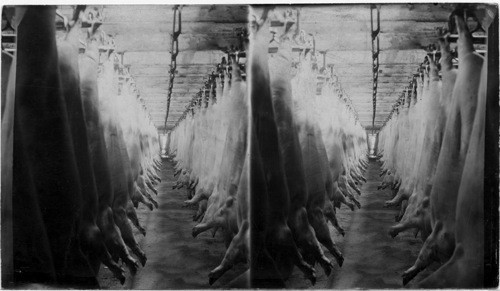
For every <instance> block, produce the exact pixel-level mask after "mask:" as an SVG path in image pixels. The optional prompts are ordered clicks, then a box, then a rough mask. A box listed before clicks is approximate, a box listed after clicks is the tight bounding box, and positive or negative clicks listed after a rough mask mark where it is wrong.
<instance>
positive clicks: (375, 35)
mask: <svg viewBox="0 0 500 291" xmlns="http://www.w3.org/2000/svg"><path fill="white" fill-rule="evenodd" d="M374 10H376V14H375V15H376V19H374V17H373V14H374V12H375V11H374ZM370 19H371V31H372V35H371V36H372V57H373V63H372V65H373V68H372V70H373V96H372V102H373V118H372V129H374V128H375V115H376V112H377V89H378V69H379V59H378V57H379V53H380V47H379V45H380V42H379V34H380V5H375V4H372V5H371V6H370ZM374 22H376V26H377V28H376V29H375V30H374V28H375V23H374Z"/></svg>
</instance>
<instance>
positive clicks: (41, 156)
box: [2, 6, 160, 288]
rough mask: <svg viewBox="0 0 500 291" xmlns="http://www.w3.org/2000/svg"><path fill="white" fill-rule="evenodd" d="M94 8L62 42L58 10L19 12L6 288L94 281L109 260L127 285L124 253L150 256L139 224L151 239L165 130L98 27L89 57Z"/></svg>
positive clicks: (11, 77)
mask: <svg viewBox="0 0 500 291" xmlns="http://www.w3.org/2000/svg"><path fill="white" fill-rule="evenodd" d="M84 11H85V7H80V6H79V7H77V8H76V10H75V13H74V15H75V16H77V17H75V18H74V19H73V20H74V21H75V22H74V25H73V26H72V27H69V29H68V32H67V33H65V35H64V36H63V37H62V38H61V39H58V40H56V30H55V8H54V7H49V6H42V7H39V6H30V7H22V8H20V7H16V21H17V23H18V25H17V52H16V55H15V57H14V58H11V57H10V56H8V55H4V54H3V55H2V75H3V73H6V72H9V71H10V73H8V74H7V75H6V76H7V77H5V78H4V75H3V76H2V82H3V83H2V87H4V85H5V87H4V88H6V90H5V91H2V274H4V275H5V277H4V279H6V281H4V283H5V284H8V283H7V282H11V281H13V282H14V283H16V284H23V283H43V284H49V285H52V284H56V286H73V287H74V286H81V287H89V288H94V287H96V286H98V282H97V273H98V272H99V267H100V264H101V263H104V264H105V265H106V266H107V267H108V268H109V269H110V270H111V271H112V272H113V274H114V276H115V277H116V278H117V279H118V280H120V281H121V283H122V284H123V283H124V281H125V270H124V269H123V268H122V267H121V266H120V265H119V264H118V263H119V261H120V260H121V261H122V262H123V263H125V264H126V265H127V266H128V268H129V269H130V271H131V272H132V273H134V272H135V271H136V270H137V268H138V267H139V263H138V262H137V260H136V259H135V258H134V257H133V256H132V255H131V254H134V255H135V256H137V257H138V259H139V261H140V262H141V263H142V264H143V265H144V264H145V263H146V255H145V254H144V252H143V251H142V250H141V249H140V247H139V245H138V244H137V242H136V240H135V237H134V235H133V232H132V229H131V225H130V223H129V221H128V219H130V220H131V221H132V222H133V224H134V225H135V226H136V227H137V228H138V229H139V230H140V232H141V233H143V234H144V235H145V230H144V228H142V227H141V226H140V224H139V221H138V218H137V215H136V212H135V209H134V206H135V207H137V205H138V202H145V203H146V204H149V205H150V206H151V209H152V202H150V201H149V200H152V198H151V199H147V198H145V197H148V198H150V196H151V194H149V193H153V192H155V190H154V185H155V184H157V183H158V182H159V180H160V179H159V177H158V175H157V171H158V170H159V167H160V158H159V144H158V140H157V133H156V129H155V127H154V126H153V125H152V123H151V122H150V120H149V116H148V114H147V112H146V109H145V108H144V107H143V105H142V103H141V102H139V99H138V98H137V93H136V92H135V91H134V90H133V88H134V86H133V84H132V81H131V80H125V76H120V74H119V73H118V68H119V66H118V64H117V63H116V62H115V54H114V53H113V54H106V55H107V56H109V58H107V59H106V60H105V61H104V63H102V64H99V59H100V58H99V46H100V45H102V42H103V34H102V31H100V30H99V29H97V28H98V24H97V23H96V22H90V23H88V24H90V28H89V29H88V34H87V38H86V50H85V53H84V54H80V55H79V46H80V42H79V40H78V39H79V37H80V36H79V35H78V31H81V30H80V26H81V23H82V22H83V21H87V22H88V21H90V20H89V19H87V18H85V15H87V14H86V13H90V14H92V13H94V11H93V10H92V11H85V13H83V12H84ZM98 72H99V73H98ZM121 77H123V80H121V81H119V79H122V78H121ZM4 81H5V83H4ZM119 83H120V85H119ZM118 87H120V90H118ZM75 284H76V285H75ZM6 286H7V285H6Z"/></svg>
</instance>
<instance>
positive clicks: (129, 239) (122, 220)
mask: <svg viewBox="0 0 500 291" xmlns="http://www.w3.org/2000/svg"><path fill="white" fill-rule="evenodd" d="M132 209H133V208H132ZM134 212H135V211H134ZM114 218H115V222H116V224H117V225H118V227H119V228H120V231H121V233H122V237H123V241H124V242H125V244H126V245H127V246H128V247H129V248H130V249H131V250H132V252H133V253H134V254H135V255H136V256H137V257H138V258H139V261H140V262H141V264H142V265H143V266H144V265H145V264H146V260H147V258H146V255H145V254H144V252H143V251H142V250H141V248H140V247H139V244H137V242H136V241H135V237H134V234H133V232H132V228H131V227H130V224H129V223H128V220H127V212H126V211H125V209H123V208H118V209H116V210H114Z"/></svg>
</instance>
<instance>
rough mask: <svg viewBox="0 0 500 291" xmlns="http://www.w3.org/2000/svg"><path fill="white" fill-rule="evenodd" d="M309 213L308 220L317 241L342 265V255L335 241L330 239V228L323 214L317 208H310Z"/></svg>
mask: <svg viewBox="0 0 500 291" xmlns="http://www.w3.org/2000/svg"><path fill="white" fill-rule="evenodd" d="M308 214H309V222H310V223H311V225H312V227H313V228H314V230H315V232H316V237H317V238H318V240H319V242H320V243H321V244H322V245H324V246H325V247H326V248H327V249H328V251H330V253H331V254H332V255H333V256H334V257H335V259H336V260H337V263H338V264H339V266H342V264H343V263H344V257H343V255H342V253H341V252H340V250H339V249H338V247H337V246H336V245H335V243H334V242H333V241H332V238H331V236H330V230H329V229H328V225H327V224H326V220H325V216H324V214H323V211H322V210H321V209H319V208H314V209H311V211H308Z"/></svg>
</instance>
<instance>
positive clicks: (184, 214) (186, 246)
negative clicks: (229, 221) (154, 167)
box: [99, 160, 243, 289]
mask: <svg viewBox="0 0 500 291" xmlns="http://www.w3.org/2000/svg"><path fill="white" fill-rule="evenodd" d="M173 174H174V170H173V166H172V163H171V162H170V161H167V160H164V162H163V165H162V172H161V175H160V177H161V179H162V182H161V183H160V184H159V185H158V186H157V190H158V196H155V197H154V198H155V199H156V201H157V202H158V205H159V208H158V209H154V210H153V211H150V210H149V209H148V208H146V207H145V206H144V205H140V206H139V208H138V209H137V215H138V217H139V221H140V222H141V225H142V226H143V227H144V228H145V229H146V236H145V237H143V236H142V235H141V234H140V233H139V232H138V231H137V230H135V229H134V232H135V237H136V239H137V242H138V243H139V245H140V246H141V248H142V249H143V251H144V252H145V253H146V256H147V258H148V261H147V263H146V266H144V267H142V266H141V267H140V268H139V270H138V271H137V273H136V275H135V276H132V275H131V274H130V273H129V272H128V270H126V272H127V279H126V282H125V284H124V285H123V286H122V285H120V283H119V282H118V281H117V280H116V279H114V278H113V275H112V274H111V272H110V271H109V270H108V269H107V268H106V267H104V266H102V267H101V272H100V273H99V282H100V284H101V287H102V288H103V289H207V288H211V287H214V288H217V287H219V288H220V286H221V285H223V284H226V283H228V282H229V281H230V280H232V279H233V278H235V277H236V276H237V275H238V274H239V273H241V272H243V266H239V267H237V268H235V269H234V270H231V271H229V272H228V273H226V274H225V275H224V276H223V277H222V278H220V279H219V280H218V282H216V283H215V284H214V285H213V286H210V285H209V284H208V273H209V272H210V270H212V269H213V268H215V267H216V266H217V265H218V264H219V262H220V261H221V260H222V258H223V257H224V253H225V246H224V243H223V239H222V235H221V232H220V231H219V232H217V234H216V236H215V237H214V238H213V237H212V234H211V232H206V233H202V234H200V235H199V236H198V237H197V238H193V237H192V235H191V230H192V228H193V226H195V225H196V222H193V221H192V216H193V214H194V213H195V212H196V208H194V207H190V208H183V207H182V205H183V201H185V200H186V199H187V192H186V189H185V188H183V189H180V190H177V189H176V190H172V186H173V185H174V184H175V181H176V180H177V178H174V177H173ZM125 269H126V268H125Z"/></svg>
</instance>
